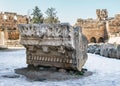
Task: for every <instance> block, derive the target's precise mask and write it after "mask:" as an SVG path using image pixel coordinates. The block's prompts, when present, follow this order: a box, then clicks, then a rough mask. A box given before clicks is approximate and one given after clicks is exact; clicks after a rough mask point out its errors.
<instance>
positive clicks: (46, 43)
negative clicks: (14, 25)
mask: <svg viewBox="0 0 120 86" xmlns="http://www.w3.org/2000/svg"><path fill="white" fill-rule="evenodd" d="M18 28H19V32H20V35H21V41H20V43H21V44H22V45H24V46H25V47H26V57H27V64H28V65H34V66H53V67H59V68H65V69H74V70H79V71H81V69H82V66H83V65H84V64H85V62H86V60H87V39H86V37H85V36H84V35H83V34H82V31H81V28H78V27H76V28H73V27H72V26H70V25H69V24H67V23H62V24H21V25H18Z"/></svg>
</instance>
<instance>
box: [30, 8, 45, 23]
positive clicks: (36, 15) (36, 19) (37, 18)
mask: <svg viewBox="0 0 120 86" xmlns="http://www.w3.org/2000/svg"><path fill="white" fill-rule="evenodd" d="M31 15H33V18H32V22H33V23H43V20H44V18H43V14H42V13H41V10H40V9H39V8H38V6H35V8H34V9H33V13H32V14H31Z"/></svg>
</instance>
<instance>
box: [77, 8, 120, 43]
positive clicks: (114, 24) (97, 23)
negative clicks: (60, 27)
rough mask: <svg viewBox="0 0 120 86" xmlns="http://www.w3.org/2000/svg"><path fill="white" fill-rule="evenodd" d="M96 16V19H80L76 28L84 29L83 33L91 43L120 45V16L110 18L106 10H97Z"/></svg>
mask: <svg viewBox="0 0 120 86" xmlns="http://www.w3.org/2000/svg"><path fill="white" fill-rule="evenodd" d="M96 15H97V18H96V19H92V18H88V19H81V18H79V19H78V20H77V23H76V25H75V26H80V27H81V28H82V32H83V34H84V35H85V36H86V37H87V40H88V41H89V42H93V43H100V42H110V43H120V14H116V15H115V17H108V12H107V10H106V9H102V10H100V9H97V10H96ZM112 39H116V40H112ZM118 39H119V40H118Z"/></svg>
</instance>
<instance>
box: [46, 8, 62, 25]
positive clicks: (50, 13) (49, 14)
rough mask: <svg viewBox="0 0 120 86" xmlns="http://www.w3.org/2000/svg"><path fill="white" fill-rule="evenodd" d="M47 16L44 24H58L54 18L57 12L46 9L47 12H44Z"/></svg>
mask: <svg viewBox="0 0 120 86" xmlns="http://www.w3.org/2000/svg"><path fill="white" fill-rule="evenodd" d="M45 14H46V15H47V18H46V19H45V20H44V22H45V23H58V22H60V21H59V20H58V17H56V14H57V11H56V9H55V8H52V7H51V8H48V9H47V11H46V12H45Z"/></svg>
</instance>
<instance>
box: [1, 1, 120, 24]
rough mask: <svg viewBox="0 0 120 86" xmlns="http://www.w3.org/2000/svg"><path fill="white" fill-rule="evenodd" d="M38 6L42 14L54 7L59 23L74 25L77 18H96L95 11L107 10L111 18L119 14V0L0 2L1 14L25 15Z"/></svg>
mask: <svg viewBox="0 0 120 86" xmlns="http://www.w3.org/2000/svg"><path fill="white" fill-rule="evenodd" d="M35 6H38V7H39V8H40V9H41V11H42V13H43V14H44V12H45V11H46V10H47V8H50V7H54V8H56V11H57V16H58V17H59V19H60V21H61V22H69V23H70V24H72V25H73V24H74V23H75V22H76V20H77V18H96V9H98V8H100V9H107V10H108V13H109V16H110V17H112V16H114V15H115V14H117V13H120V0H0V11H1V12H6V11H7V12H17V13H18V14H23V15H27V14H28V13H29V14H30V13H32V9H34V7H35Z"/></svg>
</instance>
